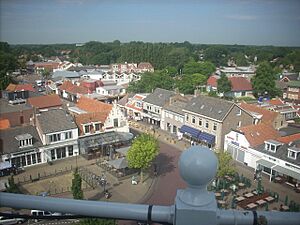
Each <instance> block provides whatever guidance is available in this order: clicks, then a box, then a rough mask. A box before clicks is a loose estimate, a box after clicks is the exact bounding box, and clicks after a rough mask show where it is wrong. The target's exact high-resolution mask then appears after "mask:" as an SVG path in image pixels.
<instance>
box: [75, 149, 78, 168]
mask: <svg viewBox="0 0 300 225" xmlns="http://www.w3.org/2000/svg"><path fill="white" fill-rule="evenodd" d="M77 155H78V152H75V156H76V170H77V169H78V165H77Z"/></svg>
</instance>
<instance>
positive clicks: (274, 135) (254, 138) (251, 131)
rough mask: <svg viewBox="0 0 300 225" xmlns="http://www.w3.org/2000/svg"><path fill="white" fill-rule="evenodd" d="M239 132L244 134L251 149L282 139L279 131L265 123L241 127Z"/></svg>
mask: <svg viewBox="0 0 300 225" xmlns="http://www.w3.org/2000/svg"><path fill="white" fill-rule="evenodd" d="M239 130H240V131H242V132H243V133H244V135H245V137H246V139H247V140H248V142H249V144H250V146H251V147H256V146H258V145H261V144H263V143H264V141H266V140H269V139H273V140H276V139H278V138H279V137H280V133H279V131H277V130H276V129H274V128H273V127H272V126H271V125H268V124H264V123H261V124H253V125H249V126H245V127H241V128H240V129H239Z"/></svg>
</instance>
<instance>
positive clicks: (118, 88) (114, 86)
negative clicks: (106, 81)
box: [101, 85, 124, 91]
mask: <svg viewBox="0 0 300 225" xmlns="http://www.w3.org/2000/svg"><path fill="white" fill-rule="evenodd" d="M101 88H103V89H105V90H107V91H110V90H120V89H123V88H124V87H122V86H120V85H111V86H102V87H101Z"/></svg>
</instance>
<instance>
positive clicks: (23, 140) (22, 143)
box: [19, 138, 32, 147]
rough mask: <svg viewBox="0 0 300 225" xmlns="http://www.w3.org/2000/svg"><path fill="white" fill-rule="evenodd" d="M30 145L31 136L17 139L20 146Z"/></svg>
mask: <svg viewBox="0 0 300 225" xmlns="http://www.w3.org/2000/svg"><path fill="white" fill-rule="evenodd" d="M31 145H32V138H30V139H22V140H19V146H20V147H26V146H31Z"/></svg>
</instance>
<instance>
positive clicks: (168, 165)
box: [151, 153, 176, 176]
mask: <svg viewBox="0 0 300 225" xmlns="http://www.w3.org/2000/svg"><path fill="white" fill-rule="evenodd" d="M174 158H175V157H174V156H169V155H167V154H165V153H160V154H159V155H158V156H157V157H156V159H155V160H154V161H153V165H152V173H151V176H155V173H154V171H155V169H154V168H155V165H156V171H157V175H156V176H165V175H166V174H167V173H170V172H172V171H173V170H174V169H175V168H176V166H174V164H173V162H174Z"/></svg>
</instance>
